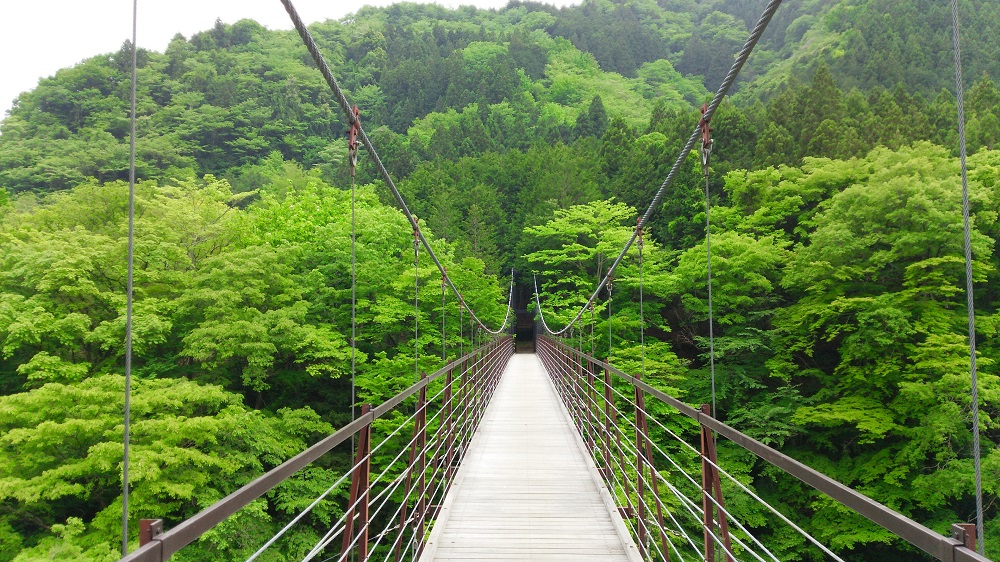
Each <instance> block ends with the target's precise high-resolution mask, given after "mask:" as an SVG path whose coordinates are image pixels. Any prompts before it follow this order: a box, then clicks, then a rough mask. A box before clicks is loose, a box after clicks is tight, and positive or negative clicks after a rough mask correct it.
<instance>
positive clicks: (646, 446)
mask: <svg viewBox="0 0 1000 562" xmlns="http://www.w3.org/2000/svg"><path fill="white" fill-rule="evenodd" d="M635 378H636V380H639V381H641V380H642V373H639V374H637V375H636V377H635ZM635 426H636V429H635V436H636V444H635V445H636V449H638V451H640V453H639V454H640V456H641V457H642V460H643V464H645V465H646V467H648V468H649V484H650V487H651V488H652V491H653V499H654V502H653V503H654V504H655V505H656V525H657V527H658V528H659V531H660V550H661V552H662V553H663V555H664V556H666V559H667V561H668V562H669V560H670V551H669V550H668V549H667V533H666V527H665V526H664V523H663V504H662V502H661V500H660V484H659V481H658V479H657V476H658V474H657V472H656V465H655V464H654V463H653V446H652V439H650V437H649V418H648V415H647V413H646V393H645V392H643V390H642V389H641V388H639V386H638V385H635ZM638 473H639V479H640V481H641V480H642V475H643V470H642V469H641V468H640V469H639V471H638ZM640 497H641V496H640ZM642 548H645V544H643V547H642Z"/></svg>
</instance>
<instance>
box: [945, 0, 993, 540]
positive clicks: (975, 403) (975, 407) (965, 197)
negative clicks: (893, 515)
mask: <svg viewBox="0 0 1000 562" xmlns="http://www.w3.org/2000/svg"><path fill="white" fill-rule="evenodd" d="M951 26H952V43H953V45H954V50H955V97H956V99H957V101H958V147H959V159H960V161H961V166H962V224H963V234H964V236H963V246H964V250H965V295H966V307H967V309H968V314H969V372H970V375H971V379H972V396H971V400H970V402H971V406H972V457H973V465H974V471H975V485H976V492H975V493H976V545H977V549H978V551H979V554H984V552H985V546H986V545H985V544H984V540H985V537H984V536H983V473H982V459H981V453H980V444H979V388H978V386H979V385H978V383H977V381H976V378H977V376H976V375H977V373H976V371H977V369H976V309H975V306H974V303H973V295H972V235H971V230H972V229H971V226H970V224H969V176H968V168H967V166H966V161H965V160H966V146H965V100H964V98H965V94H964V85H963V84H962V50H961V48H960V46H959V26H958V0H951Z"/></svg>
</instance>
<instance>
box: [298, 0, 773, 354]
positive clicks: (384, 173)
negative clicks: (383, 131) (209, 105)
mask: <svg viewBox="0 0 1000 562" xmlns="http://www.w3.org/2000/svg"><path fill="white" fill-rule="evenodd" d="M772 1H776V0H772ZM281 3H282V5H284V6H285V11H287V12H288V16H289V17H290V18H291V19H292V25H294V26H295V30H296V31H297V32H298V33H299V36H300V37H301V38H302V41H303V42H304V43H305V46H306V49H307V50H308V51H309V54H310V55H312V58H313V61H314V62H315V63H316V66H317V67H318V68H319V71H320V73H321V74H322V75H323V78H324V79H325V80H326V83H327V85H329V86H330V89H331V90H332V91H333V94H334V97H335V98H336V99H337V104H338V105H339V106H340V109H341V111H343V112H344V115H346V116H347V120H348V122H349V123H351V124H352V125H354V123H355V122H356V121H357V118H356V117H355V116H354V112H353V111H352V110H351V106H350V104H349V103H348V101H347V96H345V95H344V91H343V90H342V89H341V88H340V84H338V83H337V79H336V78H334V76H333V72H332V71H331V70H330V66H329V65H328V64H327V63H326V59H324V58H323V55H322V54H321V53H320V52H319V46H317V45H316V41H315V40H314V39H313V37H312V34H311V33H309V29H308V28H307V27H306V24H305V23H304V22H303V21H302V18H301V17H300V16H299V13H298V11H297V10H296V9H295V6H294V5H292V0H281ZM358 139H359V140H360V141H361V144H363V145H365V149H366V150H367V151H368V154H369V156H371V158H372V162H374V164H375V168H376V169H377V170H378V172H379V175H380V176H381V177H382V180H383V181H385V184H386V185H387V186H388V187H389V190H390V191H391V192H392V195H393V197H395V198H396V203H398V204H399V207H400V209H401V210H402V211H403V214H404V215H406V219H407V220H408V221H410V225H411V226H412V227H413V230H414V231H415V232H416V234H417V237H418V238H419V239H420V242H421V243H422V244H423V246H424V248H425V249H426V250H427V254H428V255H429V256H430V257H431V260H432V261H433V262H434V264H435V265H437V268H438V270H440V271H441V276H442V277H443V278H444V280H445V282H447V283H448V286H449V287H451V290H452V292H454V293H455V296H457V297H458V300H459V302H460V303H462V304H463V305H464V306H465V307H466V308H467V309H468V311H469V314H470V315H472V318H473V319H474V320H475V322H476V324H478V325H479V326H480V327H481V328H482V329H484V330H486V331H487V332H489V333H491V334H493V335H497V334H499V333H501V332H503V331H504V329H506V327H507V322H508V321H509V320H510V310H511V307H510V304H511V303H512V300H508V304H507V315H506V316H505V317H504V321H503V324H502V325H501V326H500V327H499V328H497V329H496V330H493V329H491V328H489V327H487V326H486V324H484V323H483V321H482V320H480V319H479V317H478V316H476V313H475V312H474V311H473V310H472V308H471V307H469V305H468V304H467V303H466V302H465V299H464V298H463V297H462V293H461V292H460V291H459V290H458V287H456V286H455V283H454V282H452V280H451V277H449V276H448V271H447V270H446V269H445V267H444V265H442V264H441V260H439V259H438V257H437V254H435V253H434V249H433V248H431V245H430V242H428V241H427V238H426V237H425V236H424V233H423V231H422V230H420V225H419V224H418V223H417V218H416V217H415V216H414V215H413V213H412V212H410V208H409V207H408V206H407V205H406V201H405V200H404V199H403V196H402V194H400V192H399V189H397V188H396V183H395V182H393V181H392V176H390V175H389V170H387V169H386V167H385V165H384V164H383V163H382V159H381V158H379V155H378V152H376V151H375V147H374V146H372V141H371V139H369V138H368V134H367V133H366V132H365V130H364V128H362V127H361V126H360V125H359V126H358ZM511 276H512V277H513V271H512V272H511ZM513 287H514V283H513V279H512V280H511V291H512V293H511V299H512V298H513Z"/></svg>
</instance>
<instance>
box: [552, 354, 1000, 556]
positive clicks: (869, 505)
mask: <svg viewBox="0 0 1000 562" xmlns="http://www.w3.org/2000/svg"><path fill="white" fill-rule="evenodd" d="M539 337H540V338H541V339H543V340H544V341H545V342H547V343H550V344H552V345H554V346H556V347H557V348H559V349H561V350H562V351H563V352H569V354H571V355H574V356H576V357H578V358H580V359H581V360H586V361H590V362H591V363H592V364H594V365H596V366H598V367H601V368H603V369H606V370H607V371H608V372H610V373H612V374H614V375H616V376H618V377H620V378H622V379H623V380H625V381H626V382H628V383H630V384H632V385H633V386H635V387H636V388H639V389H641V390H643V391H644V392H646V393H647V394H649V395H650V396H653V397H654V398H656V399H657V400H660V401H661V402H664V403H666V404H668V405H670V406H672V407H673V408H674V409H676V410H677V411H678V412H680V413H682V414H684V415H685V416H687V417H689V418H691V419H693V420H694V421H696V422H697V423H698V424H700V425H704V426H705V427H708V428H709V429H711V430H713V431H715V432H716V433H718V434H719V435H722V436H723V437H725V438H727V439H729V440H730V441H732V442H733V443H736V444H737V445H739V446H741V447H743V448H744V449H746V450H747V451H750V452H751V453H753V454H754V455H756V456H757V457H759V458H760V459H761V460H763V461H765V462H767V463H769V464H771V465H773V466H775V467H777V468H779V469H781V470H782V471H784V472H786V473H788V474H790V475H792V476H794V477H795V478H798V479H799V480H801V481H802V482H804V483H805V484H807V485H809V486H811V487H812V488H814V489H815V490H817V491H820V492H822V493H824V494H826V495H827V496H829V497H830V498H831V499H833V500H834V501H836V502H837V503H840V504H841V505H843V506H845V507H847V508H849V509H851V510H853V511H855V512H856V513H858V514H860V515H862V516H864V517H865V518H867V519H868V520H870V521H871V522H872V523H875V524H876V525H879V526H881V527H882V528H884V529H886V530H887V531H889V532H890V533H892V534H894V535H896V536H898V537H900V538H901V539H903V540H905V541H907V542H909V543H910V544H912V545H913V546H915V547H917V548H919V549H920V550H923V551H924V552H926V553H928V554H930V555H931V556H933V557H935V558H937V559H938V560H941V561H942V562H990V559H989V558H986V557H984V556H982V555H980V554H979V553H978V552H976V551H974V550H971V549H969V548H967V547H966V546H965V544H964V543H963V542H961V541H959V540H957V539H954V538H951V537H946V536H943V535H941V534H940V533H938V532H937V531H934V530H933V529H930V528H928V527H926V526H924V525H921V524H920V523H917V522H916V521H914V520H912V519H910V518H909V517H906V516H905V515H903V514H901V513H897V512H896V511H893V510H892V509H890V508H888V507H886V506H884V505H882V504H881V503H879V502H877V501H875V500H873V499H871V498H869V497H868V496H866V495H864V494H862V493H860V492H857V491H855V490H852V489H851V488H848V487H847V486H845V485H843V484H841V483H840V482H837V481H836V480H834V479H832V478H830V477H829V476H826V475H825V474H822V473H821V472H818V471H816V470H814V469H812V468H810V467H808V466H806V465H805V464H802V463H801V462H799V461H797V460H795V459H793V458H791V457H789V456H788V455H785V454H784V453H781V452H780V451H777V450H776V449H773V448H771V447H768V446H767V445H765V444H763V443H761V442H760V441H757V440H756V439H754V438H752V437H750V436H748V435H746V434H745V433H743V432H741V431H739V430H737V429H734V428H732V427H730V426H728V425H726V424H724V423H722V422H720V421H719V420H717V419H715V418H713V417H712V416H710V415H708V414H704V413H702V412H701V411H699V410H697V409H696V408H693V407H691V406H689V405H687V404H685V403H684V402H681V401H680V400H678V399H676V398H674V397H673V396H670V395H669V394H666V393H665V392H663V391H661V390H658V389H656V388H654V387H652V386H650V385H649V384H647V383H645V382H643V381H642V380H640V379H637V378H636V377H633V376H632V375H629V374H626V373H624V372H622V371H620V370H619V369H616V368H615V367H614V366H612V365H611V364H610V363H605V362H604V361H601V360H599V359H596V358H594V357H591V356H590V355H587V354H586V353H583V352H581V351H579V350H577V349H574V348H573V347H572V346H569V345H567V344H565V343H563V342H561V341H559V340H557V339H555V338H552V337H549V336H545V335H540V336H539Z"/></svg>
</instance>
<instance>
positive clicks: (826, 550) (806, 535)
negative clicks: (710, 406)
mask: <svg viewBox="0 0 1000 562" xmlns="http://www.w3.org/2000/svg"><path fill="white" fill-rule="evenodd" d="M584 384H586V385H587V386H588V387H589V388H590V389H592V390H595V391H596V389H595V388H594V387H593V386H591V385H590V383H588V382H584ZM610 388H611V390H612V392H613V393H614V394H615V395H617V396H618V397H620V398H622V399H623V400H625V401H626V402H629V403H631V404H632V405H633V406H634V405H635V404H634V402H631V399H630V398H628V397H627V396H626V395H625V394H623V393H622V392H621V391H619V390H618V389H617V388H615V387H614V386H611V387H610ZM612 408H613V409H614V410H615V412H617V413H618V414H619V415H620V416H621V417H624V418H625V419H626V420H627V421H628V422H629V424H630V425H632V426H633V427H635V424H634V423H633V422H632V420H631V419H629V418H628V417H627V416H625V415H624V413H623V412H622V411H621V410H620V409H619V408H618V407H617V406H615V405H612ZM638 410H639V411H641V412H642V413H643V414H645V416H646V419H648V420H650V421H652V422H653V423H654V424H655V425H657V426H658V427H659V428H660V429H662V430H663V431H665V432H666V433H667V434H669V435H670V436H671V437H673V438H674V439H675V440H676V441H677V442H679V443H680V444H681V445H683V446H685V447H687V448H688V449H690V450H691V451H692V452H693V453H694V454H695V455H699V456H700V454H701V453H700V452H699V451H698V449H696V448H695V447H694V446H693V445H691V444H690V443H688V442H687V441H685V440H684V439H682V438H681V437H680V436H679V435H677V434H676V433H674V431H673V430H671V429H670V428H668V427H667V426H665V425H664V424H663V423H662V422H661V421H660V420H659V419H658V418H657V417H656V416H654V415H652V414H651V413H650V412H649V411H648V410H646V409H643V408H638ZM650 444H651V445H652V447H653V449H655V450H656V451H657V452H658V453H660V455H662V456H663V457H664V458H666V460H667V461H668V462H669V463H670V464H672V465H673V466H674V468H675V469H676V470H677V471H678V472H680V474H682V475H683V476H684V477H685V478H686V479H687V480H688V481H690V482H691V483H692V484H693V485H694V486H695V487H697V486H698V483H697V482H696V481H695V480H694V479H693V478H692V477H691V475H690V474H688V473H687V472H686V471H685V470H684V469H683V468H681V467H680V466H679V465H678V464H677V463H676V462H675V461H674V460H673V458H672V457H671V456H670V455H669V454H667V453H666V452H665V451H664V450H663V449H661V448H660V446H659V445H658V444H657V443H656V441H653V440H651V441H650ZM704 460H705V461H706V462H708V463H709V464H710V465H712V466H713V467H715V469H716V470H718V471H719V472H720V473H721V474H722V475H724V476H725V477H726V478H728V479H729V480H730V481H731V482H733V483H734V484H736V485H737V486H738V487H739V488H740V489H742V490H743V491H744V492H745V493H747V494H748V495H750V497H752V498H753V499H754V500H755V501H757V502H758V503H759V504H761V505H763V506H764V507H766V508H767V509H768V510H769V511H771V512H772V513H774V514H775V515H776V516H777V517H778V518H779V519H781V520H782V521H783V522H784V523H785V524H787V525H788V526H790V527H791V528H792V529H794V530H795V531H796V532H797V533H799V534H800V535H802V536H803V537H804V538H805V539H807V540H808V541H809V542H811V543H813V544H814V545H815V546H816V547H818V548H819V549H820V550H822V551H823V552H824V553H825V554H826V555H828V556H830V557H831V558H833V559H834V560H837V561H838V562H843V559H842V558H840V557H839V556H837V554H835V553H834V552H833V551H831V550H830V549H829V548H827V547H826V546H825V545H824V544H823V543H821V542H819V540H817V539H816V538H815V537H813V536H812V535H810V534H809V533H808V532H807V531H805V530H804V529H802V528H801V527H799V526H798V525H796V524H795V522H793V521H792V520H791V519H789V518H788V517H787V516H785V515H784V514H783V513H781V512H780V511H779V510H778V509H777V508H775V507H774V506H772V505H771V504H769V503H768V502H767V501H766V500H764V499H763V498H761V497H760V496H759V495H757V494H756V493H754V491H753V490H751V489H750V488H748V487H747V486H746V485H744V484H743V483H742V482H740V481H739V480H738V479H737V478H736V477H734V476H733V475H732V474H730V473H729V472H727V471H726V469H724V468H723V467H721V466H719V465H718V464H717V463H715V462H713V461H712V460H711V459H708V458H705V459H704ZM709 499H710V500H711V501H712V502H713V503H715V504H716V505H717V506H718V503H717V502H715V500H714V498H711V496H709ZM719 507H720V508H721V506H719ZM727 515H728V513H727ZM747 534H748V535H749V533H747ZM750 536H751V538H753V537H752V535H750ZM761 546H763V545H761ZM765 550H766V548H765ZM769 554H770V553H769ZM772 556H773V555H772Z"/></svg>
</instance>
